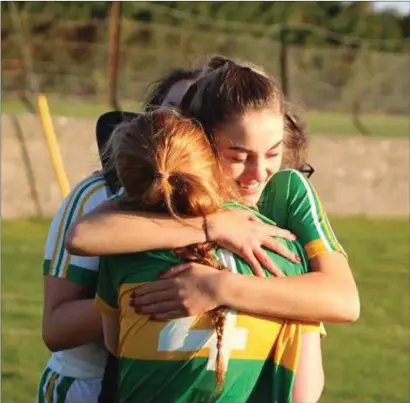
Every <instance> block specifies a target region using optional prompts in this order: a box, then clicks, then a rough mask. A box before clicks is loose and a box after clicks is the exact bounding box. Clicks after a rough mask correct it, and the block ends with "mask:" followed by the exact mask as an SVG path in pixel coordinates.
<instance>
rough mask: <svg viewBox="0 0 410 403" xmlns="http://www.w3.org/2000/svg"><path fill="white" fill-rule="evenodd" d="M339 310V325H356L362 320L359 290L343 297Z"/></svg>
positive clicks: (337, 319)
mask: <svg viewBox="0 0 410 403" xmlns="http://www.w3.org/2000/svg"><path fill="white" fill-rule="evenodd" d="M338 305H339V309H338V310H337V311H338V312H337V315H336V316H337V318H336V322H338V323H355V322H357V321H358V320H359V318H360V298H359V294H358V292H357V290H356V291H355V292H352V293H350V295H348V296H347V297H346V294H344V295H343V296H341V299H340V302H339V304H338Z"/></svg>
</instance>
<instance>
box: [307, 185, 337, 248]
mask: <svg viewBox="0 0 410 403" xmlns="http://www.w3.org/2000/svg"><path fill="white" fill-rule="evenodd" d="M312 190H313V193H314V196H315V199H316V202H317V204H318V206H319V215H320V217H321V218H322V222H323V228H324V230H325V233H326V236H327V240H328V241H329V242H330V244H331V245H332V247H333V248H334V249H335V251H337V252H342V253H344V250H343V248H342V247H341V245H340V243H339V242H338V240H337V239H336V237H335V235H334V233H333V231H332V229H331V228H330V223H329V220H328V218H327V215H326V213H325V211H324V208H323V204H322V202H321V200H320V199H319V196H318V194H317V192H316V190H315V188H314V187H313V186H312Z"/></svg>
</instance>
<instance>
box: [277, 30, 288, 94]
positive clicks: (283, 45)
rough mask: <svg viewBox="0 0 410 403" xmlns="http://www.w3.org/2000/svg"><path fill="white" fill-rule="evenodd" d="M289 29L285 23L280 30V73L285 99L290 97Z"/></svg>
mask: <svg viewBox="0 0 410 403" xmlns="http://www.w3.org/2000/svg"><path fill="white" fill-rule="evenodd" d="M286 32H287V27H286V23H283V24H282V26H281V29H280V40H279V46H280V48H279V72H280V81H281V86H282V91H283V93H284V94H285V97H286V98H288V96H289V76H288V43H287V40H286V39H287V38H286Z"/></svg>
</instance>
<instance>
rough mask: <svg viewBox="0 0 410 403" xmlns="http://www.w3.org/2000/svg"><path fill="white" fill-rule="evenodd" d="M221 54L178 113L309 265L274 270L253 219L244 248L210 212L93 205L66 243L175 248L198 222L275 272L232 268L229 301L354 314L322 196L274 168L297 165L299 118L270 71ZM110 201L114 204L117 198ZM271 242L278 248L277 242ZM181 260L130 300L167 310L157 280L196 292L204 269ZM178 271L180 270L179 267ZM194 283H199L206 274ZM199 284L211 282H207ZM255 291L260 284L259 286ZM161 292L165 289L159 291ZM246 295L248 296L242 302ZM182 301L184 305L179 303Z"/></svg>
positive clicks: (261, 309) (197, 303)
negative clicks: (187, 216)
mask: <svg viewBox="0 0 410 403" xmlns="http://www.w3.org/2000/svg"><path fill="white" fill-rule="evenodd" d="M221 59H222V58H218V60H217V65H216V67H217V68H216V69H215V70H213V71H211V72H209V73H208V74H205V75H203V76H202V77H201V78H199V79H198V80H197V81H196V82H195V83H194V84H193V85H192V86H191V87H190V88H189V90H188V92H187V94H186V95H185V97H184V99H183V101H182V106H181V111H182V112H183V113H184V114H186V115H187V116H190V117H192V118H194V119H195V120H196V121H198V122H199V123H200V124H201V125H202V126H203V128H204V129H205V132H206V134H207V136H209V139H210V141H211V144H212V145H213V147H214V151H215V152H216V153H217V155H218V157H219V159H220V161H221V165H222V167H223V170H224V172H225V174H226V175H227V176H229V177H230V178H233V179H234V180H235V181H236V183H237V185H238V188H239V190H240V191H241V192H242V195H243V197H244V198H245V199H246V202H247V203H248V204H249V205H251V206H253V208H257V209H259V211H260V212H261V213H262V214H264V215H265V216H266V217H268V218H270V219H272V220H273V221H274V222H276V223H277V224H278V225H279V226H282V227H283V228H285V229H286V230H289V231H291V233H294V234H296V235H297V237H298V239H299V240H300V241H301V242H302V244H303V246H304V248H305V250H306V253H307V254H308V257H309V259H310V266H311V269H312V273H309V274H307V275H303V276H298V277H292V278H288V277H283V276H281V275H280V271H279V270H276V269H277V268H274V267H272V264H271V263H272V262H271V261H270V259H268V258H267V256H266V253H265V252H264V250H263V246H265V247H268V248H270V249H273V248H274V245H275V244H274V243H273V241H275V240H274V239H269V240H268V239H267V238H269V234H268V233H267V232H266V231H267V230H266V227H260V228H258V230H256V226H255V231H254V233H253V234H252V236H251V237H249V238H247V239H246V241H247V242H246V244H247V246H246V247H245V248H237V245H236V244H235V245H232V244H231V243H230V240H229V238H227V237H226V236H225V235H222V234H220V233H219V229H218V230H216V229H215V227H214V225H213V221H212V218H213V217H214V216H217V215H210V216H209V217H207V220H206V225H205V224H204V221H203V220H201V219H192V220H191V221H190V226H189V227H186V226H184V225H182V224H180V223H178V222H175V220H171V219H167V218H163V217H161V216H158V215H152V214H144V213H139V212H137V213H130V212H121V211H102V212H101V211H94V212H93V213H91V214H89V215H87V216H84V217H83V218H82V219H80V220H79V221H77V222H76V224H75V225H74V226H73V227H72V228H71V231H70V234H69V237H68V239H67V247H68V248H69V250H71V252H73V253H77V254H79V255H89V254H92V255H94V254H98V255H108V254H115V253H132V252H136V251H144V250H153V249H162V248H178V247H182V246H185V245H189V244H192V243H196V242H201V241H203V240H204V236H205V233H204V226H205V227H206V232H207V234H208V236H209V237H210V239H211V240H213V241H216V242H217V243H219V244H222V246H224V247H226V248H227V249H229V250H231V251H232V252H233V253H238V254H240V255H241V256H243V257H244V258H246V260H247V261H248V262H249V264H250V265H251V267H252V268H253V270H254V272H255V273H256V274H258V273H261V269H260V265H259V263H261V264H262V265H263V266H264V267H265V268H268V269H270V271H271V272H273V273H275V274H276V275H277V278H272V279H269V281H266V280H265V279H262V278H259V279H258V278H252V279H248V278H243V279H242V276H234V277H233V278H234V279H235V281H236V282H237V281H242V280H243V281H244V283H243V286H244V290H243V291H242V288H240V289H236V288H235V292H233V298H235V300H233V299H232V301H231V300H230V301H229V302H230V304H232V305H230V304H228V305H229V306H232V307H233V308H236V309H241V310H242V309H248V310H247V312H252V313H261V314H267V315H271V316H273V317H291V318H295V319H315V320H319V321H328V322H335V323H343V322H351V321H355V320H356V319H357V317H358V315H359V298H358V292H357V288H356V284H355V281H354V279H353V275H352V272H351V270H350V267H349V264H348V262H347V259H346V255H345V253H344V251H343V248H342V247H341V246H340V244H339V242H338V241H337V239H336V237H335V235H334V233H333V230H332V229H331V226H330V223H329V220H328V217H327V215H326V213H325V212H324V210H323V207H322V204H321V202H320V200H319V198H318V196H317V194H316V192H315V190H314V189H313V187H312V185H311V184H310V182H309V181H307V180H306V179H305V178H304V177H303V175H302V174H301V173H299V172H298V171H297V170H283V169H281V168H283V166H284V165H287V166H288V167H289V166H294V167H300V165H301V163H302V162H303V161H304V157H303V156H304V154H305V150H306V134H305V132H304V131H303V130H301V126H300V125H295V120H294V119H292V118H291V115H289V113H288V111H287V109H286V104H285V100H284V97H283V94H282V92H281V90H280V88H279V86H278V85H277V84H276V83H275V81H274V80H273V79H272V78H270V77H268V76H267V75H266V74H264V73H263V72H261V71H258V70H256V69H254V68H252V67H249V66H241V65H238V64H236V63H234V62H233V61H231V60H228V59H223V60H221ZM218 66H219V67H218ZM296 126H297V127H296ZM295 127H296V128H297V130H294V129H295ZM111 206H114V208H115V202H112V203H111ZM230 213H231V214H230V215H231V218H232V221H229V219H228V215H227V216H226V217H225V218H226V223H225V224H226V226H225V228H229V227H232V226H235V225H236V226H237V227H238V228H241V229H246V225H243V224H239V223H238V222H235V220H236V219H237V218H236V216H235V214H237V213H238V212H236V211H232V212H230ZM241 213H242V212H241ZM218 214H219V213H218ZM238 216H239V214H238ZM153 218H154V220H153ZM248 218H249V220H250V221H251V222H252V220H254V219H253V218H252V217H251V216H249V217H248ZM258 224H259V223H258ZM236 235H237V237H238V239H239V237H241V233H238V234H236ZM245 237H247V236H246V235H244V237H243V239H245ZM286 237H289V236H288V235H286ZM244 243H245V242H244ZM275 246H276V245H275ZM275 250H276V251H278V250H279V251H282V249H280V248H279V247H276V249H275ZM283 255H284V256H286V257H288V258H289V259H291V260H294V261H296V260H297V256H295V255H293V254H286V252H285V251H283ZM188 267H190V270H184V271H183V275H182V274H180V275H179V277H178V282H177V281H176V279H168V280H161V281H159V282H158V283H152V284H149V285H147V286H146V287H141V289H140V290H139V294H140V295H139V297H141V296H142V293H143V292H144V293H145V294H147V295H146V296H145V297H144V298H143V299H142V300H141V299H140V298H137V299H136V301H135V304H136V305H138V306H140V307H142V308H144V309H147V310H149V311H150V312H151V313H153V314H154V313H155V314H160V316H161V317H168V316H167V315H170V314H169V312H167V311H166V308H164V304H163V303H162V302H163V301H161V300H158V298H159V297H158V296H157V295H156V292H155V290H156V288H157V287H160V288H162V287H170V288H171V289H172V292H174V291H175V288H178V287H183V286H184V287H188V288H190V289H192V290H196V286H195V284H197V283H196V281H197V280H198V279H196V278H195V273H196V271H199V270H202V269H203V268H202V267H201V269H199V268H198V267H197V266H196V265H195V264H190V265H188ZM184 268H186V266H184ZM176 272H178V273H179V271H178V270H176ZM173 273H175V271H173ZM204 273H206V272H204ZM191 277H192V278H191ZM228 277H229V276H228ZM182 278H183V279H184V280H182ZM213 278H214V277H213ZM221 278H222V277H221ZM185 279H186V281H185ZM214 279H215V278H214ZM191 280H192V283H191ZM198 281H201V282H206V281H207V280H206V274H204V276H202V277H201V279H200V280H198ZM176 283H178V284H176ZM248 283H249V284H250V283H252V284H255V285H252V288H255V292H253V293H252V298H248V297H246V295H247V292H245V289H246V284H248ZM236 285H237V284H236V283H235V286H236ZM240 285H241V286H242V283H240ZM213 286H214V285H213ZM213 286H212V288H213ZM215 286H216V285H215ZM238 286H239V284H238ZM203 289H207V290H209V289H210V288H209V284H207V285H206V286H204V288H203ZM256 289H261V290H262V289H263V290H264V292H263V293H261V292H259V291H258V292H256ZM265 292H266V295H265ZM170 293H171V292H170ZM229 294H230V293H229V292H228V293H227V294H226V295H229ZM262 295H263V297H262ZM191 297H192V298H191ZM161 298H168V296H165V294H162V295H161ZM170 298H172V299H173V301H172V304H174V305H175V304H178V303H179V307H180V310H179V311H178V313H177V315H179V316H181V315H182V316H183V315H186V314H187V313H188V314H195V313H197V312H198V311H200V310H201V309H202V308H203V306H202V305H201V304H202V302H201V298H198V294H197V291H195V292H193V293H192V295H190V296H188V297H187V298H186V299H185V300H184V301H181V300H180V299H179V297H178V293H174V295H173V296H172V297H170ZM204 298H205V296H204ZM178 299H179V301H178ZM239 299H240V300H241V301H239ZM250 300H252V302H250V303H249V301H250ZM188 301H189V303H190V307H189V309H187V308H186V306H184V303H185V304H187V303H188ZM267 301H269V303H267ZM165 305H166V304H165ZM245 306H246V307H245ZM239 307H240V308H239ZM173 311H175V309H173ZM173 314H175V312H173Z"/></svg>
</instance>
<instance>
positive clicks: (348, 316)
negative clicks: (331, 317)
mask: <svg viewBox="0 0 410 403" xmlns="http://www.w3.org/2000/svg"><path fill="white" fill-rule="evenodd" d="M359 318H360V301H359V298H357V300H355V301H351V302H350V303H349V304H348V307H347V309H346V311H345V322H346V323H355V322H357V321H358V320H359Z"/></svg>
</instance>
